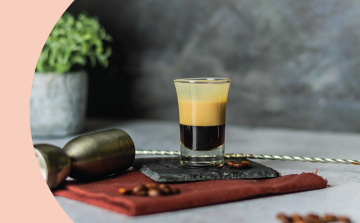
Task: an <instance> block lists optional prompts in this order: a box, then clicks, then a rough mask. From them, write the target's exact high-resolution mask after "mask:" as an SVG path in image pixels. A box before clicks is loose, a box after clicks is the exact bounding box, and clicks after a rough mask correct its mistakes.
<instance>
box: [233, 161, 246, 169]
mask: <svg viewBox="0 0 360 223" xmlns="http://www.w3.org/2000/svg"><path fill="white" fill-rule="evenodd" d="M227 164H228V166H230V167H234V168H236V169H247V168H250V167H251V166H252V165H251V163H250V162H248V161H241V162H235V161H229V162H227Z"/></svg>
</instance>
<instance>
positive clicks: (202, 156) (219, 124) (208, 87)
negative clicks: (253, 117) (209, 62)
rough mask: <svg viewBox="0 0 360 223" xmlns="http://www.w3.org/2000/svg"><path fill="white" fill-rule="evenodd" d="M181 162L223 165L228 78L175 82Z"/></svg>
mask: <svg viewBox="0 0 360 223" xmlns="http://www.w3.org/2000/svg"><path fill="white" fill-rule="evenodd" d="M174 82H175V88H176V93H177V98H178V104H179V122H180V152H181V158H180V160H181V161H180V162H181V164H182V165H184V166H218V165H222V164H224V153H225V116H226V104H227V97H228V92H229V87H230V82H231V80H230V79H229V78H217V77H216V78H184V79H176V80H174Z"/></svg>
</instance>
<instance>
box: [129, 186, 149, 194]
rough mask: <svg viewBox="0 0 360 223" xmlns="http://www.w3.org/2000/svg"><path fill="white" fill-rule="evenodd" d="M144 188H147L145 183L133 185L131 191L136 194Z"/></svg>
mask: <svg viewBox="0 0 360 223" xmlns="http://www.w3.org/2000/svg"><path fill="white" fill-rule="evenodd" d="M146 190H147V188H146V187H145V185H144V184H141V185H139V186H136V187H134V188H133V190H132V191H133V193H134V194H136V193H137V192H139V191H146Z"/></svg>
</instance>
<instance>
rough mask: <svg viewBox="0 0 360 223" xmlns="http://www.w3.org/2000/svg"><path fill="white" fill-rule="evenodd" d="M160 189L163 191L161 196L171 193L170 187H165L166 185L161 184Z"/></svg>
mask: <svg viewBox="0 0 360 223" xmlns="http://www.w3.org/2000/svg"><path fill="white" fill-rule="evenodd" d="M159 189H160V191H161V194H164V195H166V194H170V193H171V189H170V187H169V186H167V185H165V184H160V185H159Z"/></svg>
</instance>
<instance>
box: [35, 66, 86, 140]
mask: <svg viewBox="0 0 360 223" xmlns="http://www.w3.org/2000/svg"><path fill="white" fill-rule="evenodd" d="M87 92H88V76H87V74H86V72H85V71H80V72H76V73H66V74H57V73H47V74H42V73H35V75H34V79H33V83H32V88H31V96H30V126H31V134H32V136H33V137H51V136H52V137H59V136H65V135H70V134H75V133H78V132H80V131H82V130H83V128H84V125H85V113H86V107H87Z"/></svg>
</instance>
